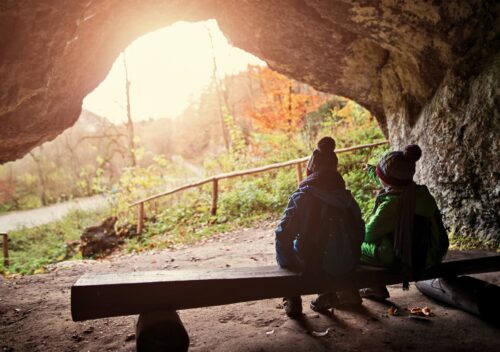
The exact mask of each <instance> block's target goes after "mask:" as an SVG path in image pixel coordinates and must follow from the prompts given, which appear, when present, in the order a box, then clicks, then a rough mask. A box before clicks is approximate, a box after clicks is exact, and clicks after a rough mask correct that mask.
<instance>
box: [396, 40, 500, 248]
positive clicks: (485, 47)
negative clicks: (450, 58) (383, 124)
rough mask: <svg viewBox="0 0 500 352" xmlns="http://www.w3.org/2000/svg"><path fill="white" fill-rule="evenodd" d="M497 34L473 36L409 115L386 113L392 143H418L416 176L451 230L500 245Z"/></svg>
mask: <svg viewBox="0 0 500 352" xmlns="http://www.w3.org/2000/svg"><path fill="white" fill-rule="evenodd" d="M499 47H500V41H499V40H498V38H497V39H496V40H492V41H489V42H488V41H486V42H482V43H479V44H478V45H476V47H474V48H472V49H471V50H470V52H468V53H467V55H465V57H464V58H462V59H460V60H458V62H457V63H456V64H455V65H454V66H453V68H452V69H450V70H449V71H448V72H447V75H446V77H445V78H444V80H443V82H442V83H441V84H440V86H439V88H438V89H437V91H436V93H435V94H434V96H433V98H432V99H431V100H430V101H429V102H428V104H426V106H425V107H424V109H423V111H422V112H421V113H420V114H419V116H418V117H417V121H416V122H415V121H414V120H415V118H413V120H412V115H411V113H410V112H409V109H408V107H405V106H404V105H402V106H401V107H400V110H399V112H398V113H393V114H390V115H389V116H388V118H387V123H388V126H389V127H388V128H389V135H390V137H391V141H392V145H393V147H396V148H397V147H404V145H405V144H407V141H411V142H417V143H418V144H419V145H420V146H421V147H422V150H423V154H422V159H421V161H420V162H419V163H418V164H417V166H418V168H417V178H418V180H419V181H420V182H422V183H425V184H427V185H428V186H429V188H430V189H431V191H432V193H433V194H434V195H435V196H436V198H437V200H438V203H439V205H440V207H441V210H442V212H443V214H444V215H445V220H446V223H447V224H448V226H449V228H450V232H451V233H453V234H457V235H460V236H473V237H476V238H477V239H479V240H482V241H484V242H486V243H489V244H490V245H491V246H492V247H498V246H499V245H500V233H499V231H500V51H499V50H498V48H499Z"/></svg>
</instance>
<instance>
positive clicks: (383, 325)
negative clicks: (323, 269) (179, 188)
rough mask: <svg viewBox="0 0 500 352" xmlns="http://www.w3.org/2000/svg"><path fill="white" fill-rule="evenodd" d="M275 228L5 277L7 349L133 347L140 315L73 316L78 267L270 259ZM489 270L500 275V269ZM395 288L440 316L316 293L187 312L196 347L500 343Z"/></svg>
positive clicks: (498, 334) (473, 324)
mask: <svg viewBox="0 0 500 352" xmlns="http://www.w3.org/2000/svg"><path fill="white" fill-rule="evenodd" d="M273 227H274V224H273V223H269V224H263V225H262V226H260V227H259V228H257V229H248V230H241V231H237V232H234V233H229V234H223V235H219V236H216V237H214V238H212V239H210V240H207V241H205V242H204V243H199V244H197V245H195V246H192V247H186V248H177V249H175V250H164V251H157V252H150V253H141V254H136V255H114V256H113V257H111V258H109V259H106V260H100V261H80V262H65V263H60V264H59V265H57V266H56V267H54V268H53V270H52V271H51V272H50V273H48V274H43V275H33V276H27V277H22V278H15V279H7V280H6V279H4V278H1V277H0V348H2V351H135V335H134V332H135V327H134V324H135V320H136V319H137V317H134V316H131V317H119V318H109V319H100V320H91V321H86V322H79V323H75V322H73V321H72V320H71V315H70V288H71V285H72V284H73V283H74V282H75V281H76V280H77V279H78V277H79V276H80V275H82V274H84V273H89V272H94V273H97V272H127V271H135V270H137V271H141V270H159V269H165V270H175V269H178V268H179V269H180V268H182V269H188V268H200V267H203V268H224V267H227V266H231V267H249V266H260V265H272V264H274V239H273V231H272V229H273ZM462 255H466V254H462ZM482 277H483V278H486V279H488V280H489V281H493V282H495V283H497V284H499V283H500V275H499V273H493V274H487V275H483V276H482ZM389 290H390V293H391V299H390V302H392V303H393V304H395V305H397V306H399V307H400V309H404V308H410V307H415V306H420V307H422V306H428V307H430V308H431V309H432V311H433V313H434V314H435V316H433V317H431V318H427V319H425V320H417V319H413V318H410V317H408V316H392V315H389V314H388V307H389V306H390V304H389V303H388V304H382V303H376V302H372V301H368V300H365V301H364V302H363V306H362V307H361V308H359V309H356V310H350V311H349V310H335V312H334V314H332V315H330V316H326V315H319V314H317V313H315V312H313V311H311V310H310V308H309V301H310V300H311V298H313V297H312V296H306V297H304V298H303V301H304V303H303V305H304V317H303V319H302V320H300V321H295V320H291V319H288V318H287V317H286V316H285V314H284V311H283V309H282V307H281V300H280V299H271V300H262V301H256V302H246V303H239V304H233V305H226V306H218V307H211V308H201V309H191V310H185V311H181V312H179V314H180V316H181V319H182V321H183V322H184V324H185V326H186V329H187V330H188V332H189V334H190V338H191V346H190V351H211V352H215V351H255V352H257V351H260V352H263V351H426V352H431V351H482V352H486V351H499V348H500V347H499V346H500V329H499V328H498V327H495V326H493V325H490V324H487V323H485V322H483V321H481V320H480V319H478V318H476V317H474V316H471V315H469V314H467V313H464V312H461V311H458V310H456V309H453V308H448V307H444V306H441V305H439V304H437V303H436V302H433V301H431V300H429V299H427V298H425V297H424V296H422V295H421V294H420V293H419V292H418V291H417V289H416V288H415V287H414V286H413V285H412V286H411V288H410V291H402V290H401V288H400V286H399V285H397V286H391V287H390V288H389ZM123 294H126V292H124V293H123ZM326 331H327V333H326V334H325V332H326ZM318 335H324V336H318Z"/></svg>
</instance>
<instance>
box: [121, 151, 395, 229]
mask: <svg viewBox="0 0 500 352" xmlns="http://www.w3.org/2000/svg"><path fill="white" fill-rule="evenodd" d="M387 143H388V141H381V142H376V143H371V144H363V145H357V146H354V147H349V148H342V149H337V150H336V151H335V153H337V154H341V153H347V152H352V151H355V150H360V149H368V148H373V147H377V146H379V145H383V144H387ZM308 159H309V157H308V156H306V157H303V158H300V159H294V160H289V161H285V162H283V163H276V164H270V165H266V166H261V167H256V168H253V169H247V170H241V171H233V172H228V173H224V174H219V175H215V176H211V177H208V178H205V179H203V180H200V181H197V182H193V183H189V184H186V185H183V186H180V187H178V188H175V189H172V190H169V191H166V192H161V193H158V194H155V195H152V196H149V197H147V198H143V199H140V200H138V201H136V202H134V203H132V204H131V205H130V207H134V206H137V232H138V233H141V232H142V229H143V227H144V203H146V202H150V201H152V200H155V199H158V198H161V197H165V196H168V195H171V194H174V193H177V192H180V191H184V190H186V189H189V188H194V187H199V186H202V185H204V184H207V183H212V205H211V207H210V213H211V214H212V215H215V214H216V213H217V199H218V197H219V180H224V179H228V178H233V177H240V176H246V175H253V174H258V173H261V172H265V171H269V170H274V169H280V168H283V167H287V166H293V165H295V168H296V173H297V183H298V184H299V183H300V182H302V163H305V162H306V161H307V160H308Z"/></svg>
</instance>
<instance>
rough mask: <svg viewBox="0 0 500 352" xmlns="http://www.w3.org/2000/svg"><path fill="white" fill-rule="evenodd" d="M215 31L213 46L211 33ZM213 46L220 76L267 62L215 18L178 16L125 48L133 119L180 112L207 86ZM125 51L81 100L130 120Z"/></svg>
mask: <svg viewBox="0 0 500 352" xmlns="http://www.w3.org/2000/svg"><path fill="white" fill-rule="evenodd" d="M207 29H209V30H210V31H211V33H212V37H213V45H214V51H212V47H211V44H210V38H209V36H208V30H207ZM213 52H215V57H216V60H217V68H218V75H219V77H221V76H224V75H226V74H230V73H237V72H239V71H243V70H245V69H246V68H247V65H249V64H253V65H265V63H264V62H263V61H261V60H259V59H258V58H257V57H255V56H253V55H251V54H249V53H247V52H245V51H243V50H240V49H238V48H235V47H232V46H231V45H230V44H229V43H228V41H227V39H226V38H225V37H224V35H223V34H222V32H221V31H220V29H219V27H218V26H217V22H216V21H215V20H210V21H207V22H197V23H188V22H177V23H175V24H173V25H171V26H169V27H166V28H163V29H161V30H158V31H155V32H152V33H149V34H146V35H144V36H143V37H140V38H138V39H137V40H135V41H134V42H133V43H132V44H130V46H129V47H128V48H127V49H126V58H127V66H128V72H129V80H130V82H131V84H130V94H131V97H130V101H131V103H130V105H131V109H132V118H133V119H134V120H135V121H140V120H147V119H149V118H160V117H170V118H175V117H177V116H178V115H179V114H180V113H182V111H183V110H184V109H185V108H186V107H187V106H188V105H189V103H190V101H192V100H193V99H196V98H197V97H198V96H199V94H200V92H201V91H202V89H203V87H205V86H207V85H208V83H209V82H210V80H211V79H212V74H213V56H212V53H213ZM125 106H126V104H125V70H124V66H123V55H120V56H119V57H118V58H117V59H116V61H115V62H114V64H113V67H112V68H111V71H110V72H109V74H108V76H107V77H106V79H105V80H104V81H103V82H102V83H101V84H100V85H99V86H98V87H97V88H96V89H95V90H94V91H93V92H92V93H90V94H89V95H87V97H86V98H85V99H84V101H83V108H85V109H87V110H90V111H93V112H95V113H97V114H99V115H101V116H104V117H106V118H108V119H110V120H111V121H113V122H116V123H119V122H123V121H125V120H126V111H125Z"/></svg>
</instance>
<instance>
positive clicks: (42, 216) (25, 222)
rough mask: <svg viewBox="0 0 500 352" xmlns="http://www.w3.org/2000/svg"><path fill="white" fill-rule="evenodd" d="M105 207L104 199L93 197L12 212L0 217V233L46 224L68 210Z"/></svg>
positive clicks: (59, 217)
mask: <svg viewBox="0 0 500 352" xmlns="http://www.w3.org/2000/svg"><path fill="white" fill-rule="evenodd" d="M106 205H107V200H106V197H104V196H93V197H87V198H77V199H74V200H72V201H69V202H64V203H57V204H53V205H49V206H46V207H43V208H38V209H30V210H20V211H13V212H9V213H6V214H2V215H0V233H2V232H9V231H13V230H16V229H18V228H22V227H33V226H37V225H43V224H47V223H49V222H52V221H56V220H59V219H61V218H62V217H64V215H66V214H67V213H68V212H69V211H70V210H73V209H80V210H97V209H101V208H104V207H105V206H106Z"/></svg>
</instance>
